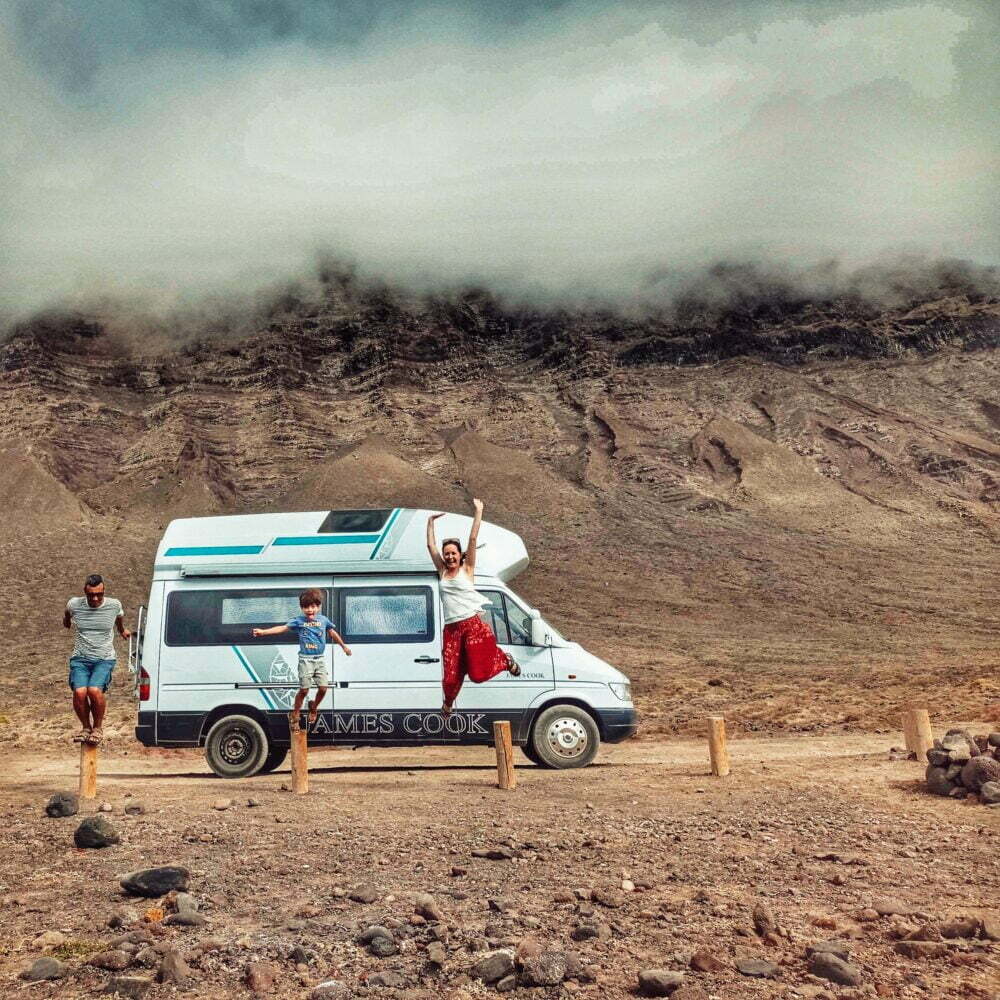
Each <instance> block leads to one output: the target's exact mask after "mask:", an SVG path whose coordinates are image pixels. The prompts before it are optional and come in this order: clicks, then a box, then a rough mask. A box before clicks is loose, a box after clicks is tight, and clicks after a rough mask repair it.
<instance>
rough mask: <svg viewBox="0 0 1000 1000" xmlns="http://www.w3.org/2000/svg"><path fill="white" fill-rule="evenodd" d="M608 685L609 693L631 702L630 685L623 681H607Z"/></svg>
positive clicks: (620, 699)
mask: <svg viewBox="0 0 1000 1000" xmlns="http://www.w3.org/2000/svg"><path fill="white" fill-rule="evenodd" d="M608 687H609V688H611V693H612V694H613V695H614V696H615V697H616V698H617V699H618V700H619V701H624V702H628V703H629V704H631V703H632V685H631V684H630V683H629V682H628V681H625V682H624V683H618V682H610V681H609V682H608Z"/></svg>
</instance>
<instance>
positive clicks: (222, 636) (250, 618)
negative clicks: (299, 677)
mask: <svg viewBox="0 0 1000 1000" xmlns="http://www.w3.org/2000/svg"><path fill="white" fill-rule="evenodd" d="M323 593H324V595H326V596H325V597H324V601H323V611H324V614H326V613H328V612H327V608H328V606H329V603H330V600H329V594H328V592H327V591H324V592H323ZM297 614H299V589H296V590H287V589H283V590H175V591H174V592H173V593H172V594H171V595H170V596H169V597H168V598H167V625H166V643H167V645H168V646H236V645H239V646H267V645H271V646H273V645H275V643H282V642H288V643H291V642H295V641H297V640H296V639H295V637H294V636H293V635H291V634H289V635H288V636H283V635H280V636H273V635H271V636H261V637H260V638H257V639H255V638H254V637H253V636H252V635H251V634H250V629H252V628H253V627H254V626H260V627H262V628H269V627H270V626H272V625H283V624H284V623H285V622H287V621H290V620H291V619H292V618H294V617H295V616H296V615H297Z"/></svg>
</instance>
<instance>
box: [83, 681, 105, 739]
mask: <svg viewBox="0 0 1000 1000" xmlns="http://www.w3.org/2000/svg"><path fill="white" fill-rule="evenodd" d="M87 700H88V701H89V702H90V713H91V715H92V716H93V719H94V726H93V730H92V733H91V740H90V742H92V743H100V742H101V740H102V739H103V738H104V732H103V730H102V728H101V727H102V726H103V725H104V713H105V712H106V711H107V710H108V699H107V698H105V697H104V692H103V691H102V690H101V689H100V688H93V687H92V688H87Z"/></svg>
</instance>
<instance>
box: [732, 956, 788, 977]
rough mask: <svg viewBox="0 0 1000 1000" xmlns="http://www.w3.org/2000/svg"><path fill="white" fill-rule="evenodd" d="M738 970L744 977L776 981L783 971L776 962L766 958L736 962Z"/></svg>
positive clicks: (744, 959) (743, 959) (742, 959)
mask: <svg viewBox="0 0 1000 1000" xmlns="http://www.w3.org/2000/svg"><path fill="white" fill-rule="evenodd" d="M736 968H737V969H738V970H739V971H740V972H741V973H742V974H743V975H744V976H751V977H753V978H754V979H774V978H775V977H776V976H777V975H778V973H779V972H780V971H781V970H780V969H779V968H778V966H777V965H775V964H774V962H769V961H768V960H767V959H766V958H741V959H738V960H737V962H736Z"/></svg>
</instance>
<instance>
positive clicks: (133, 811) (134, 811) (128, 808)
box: [125, 802, 146, 816]
mask: <svg viewBox="0 0 1000 1000" xmlns="http://www.w3.org/2000/svg"><path fill="white" fill-rule="evenodd" d="M145 812H146V807H145V806H144V805H143V804H142V803H141V802H126V803H125V815H126V816H143V815H145Z"/></svg>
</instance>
